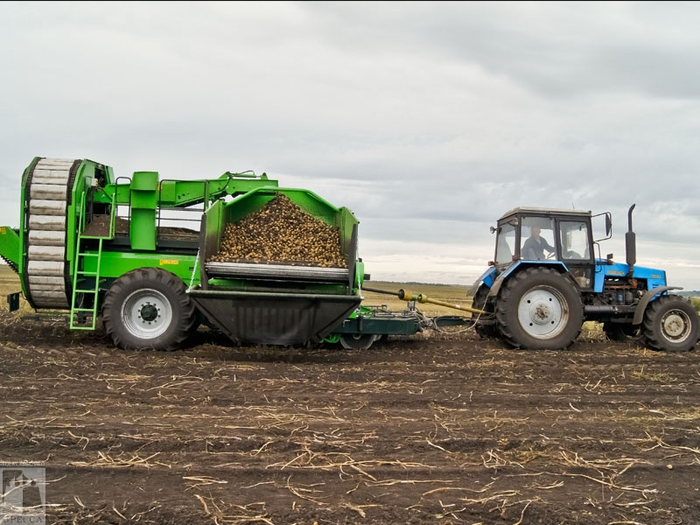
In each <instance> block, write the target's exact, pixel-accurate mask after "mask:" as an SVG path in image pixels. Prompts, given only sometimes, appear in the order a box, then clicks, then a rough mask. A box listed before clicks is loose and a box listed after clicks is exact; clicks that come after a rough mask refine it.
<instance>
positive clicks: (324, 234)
mask: <svg viewBox="0 0 700 525" xmlns="http://www.w3.org/2000/svg"><path fill="white" fill-rule="evenodd" d="M211 262H233V263H267V264H288V265H302V266H320V267H325V268H345V267H347V263H346V261H345V257H343V254H342V250H341V244H340V234H339V232H338V229H337V228H334V227H333V226H330V225H328V224H326V223H325V222H323V221H322V220H320V219H318V218H316V217H314V216H313V215H311V214H309V213H307V212H305V211H304V210H302V209H301V208H300V207H299V206H298V205H296V204H294V202H292V200H291V199H290V198H289V197H287V196H286V195H283V194H278V195H277V196H276V197H275V198H274V199H272V200H271V201H270V202H268V203H267V204H266V205H265V206H264V207H262V208H261V209H260V210H258V211H257V212H255V213H252V214H250V215H248V216H247V217H245V218H243V219H242V220H240V221H239V222H238V223H236V224H227V225H226V227H225V228H224V232H223V236H222V239H221V246H220V249H219V252H218V253H217V254H216V255H214V256H213V257H212V258H211Z"/></svg>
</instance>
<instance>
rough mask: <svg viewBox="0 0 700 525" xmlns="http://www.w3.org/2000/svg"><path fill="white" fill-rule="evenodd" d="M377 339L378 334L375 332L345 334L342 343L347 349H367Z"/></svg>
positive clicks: (341, 337)
mask: <svg viewBox="0 0 700 525" xmlns="http://www.w3.org/2000/svg"><path fill="white" fill-rule="evenodd" d="M379 337H380V336H379ZM377 339H378V336H376V335H374V334H343V335H341V336H340V344H341V345H343V348H345V349H346V350H367V349H368V348H369V347H370V346H372V343H374V342H375V341H376V340H377Z"/></svg>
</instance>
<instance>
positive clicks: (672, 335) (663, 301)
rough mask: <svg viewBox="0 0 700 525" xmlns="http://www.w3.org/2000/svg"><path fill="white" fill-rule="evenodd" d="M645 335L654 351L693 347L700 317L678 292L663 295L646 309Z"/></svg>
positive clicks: (676, 350)
mask: <svg viewBox="0 0 700 525" xmlns="http://www.w3.org/2000/svg"><path fill="white" fill-rule="evenodd" d="M643 326H644V335H645V336H646V342H647V345H648V346H649V347H650V348H653V349H654V350H665V351H668V352H686V351H688V350H692V348H693V347H694V346H695V344H696V343H697V342H698V334H700V317H699V316H698V312H697V310H695V308H693V305H691V304H690V302H689V301H688V300H687V299H685V298H684V297H681V296H679V295H662V296H661V297H659V298H658V299H656V300H655V301H652V302H651V303H650V304H649V306H647V309H646V312H644V323H643Z"/></svg>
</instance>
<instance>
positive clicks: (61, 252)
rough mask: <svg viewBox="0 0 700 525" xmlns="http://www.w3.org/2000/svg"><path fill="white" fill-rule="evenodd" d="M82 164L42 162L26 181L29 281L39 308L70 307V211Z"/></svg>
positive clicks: (28, 283)
mask: <svg viewBox="0 0 700 525" xmlns="http://www.w3.org/2000/svg"><path fill="white" fill-rule="evenodd" d="M79 164H80V161H79V160H74V159H48V158H43V159H40V160H39V161H38V162H37V163H36V164H35V165H34V167H33V168H32V170H31V172H30V173H29V174H28V176H27V179H26V181H25V187H24V195H25V198H26V199H27V202H28V206H27V210H28V212H27V217H26V240H25V242H26V245H27V258H26V261H27V262H26V268H25V278H26V285H27V291H28V295H29V298H30V300H31V302H32V303H33V305H34V307H35V308H69V307H70V303H69V298H70V295H71V293H70V289H69V287H70V278H69V275H68V273H69V272H68V266H67V265H68V261H67V260H66V239H67V236H66V232H67V209H68V204H69V200H70V194H71V184H72V182H73V179H74V176H75V171H76V170H77V168H78V166H79Z"/></svg>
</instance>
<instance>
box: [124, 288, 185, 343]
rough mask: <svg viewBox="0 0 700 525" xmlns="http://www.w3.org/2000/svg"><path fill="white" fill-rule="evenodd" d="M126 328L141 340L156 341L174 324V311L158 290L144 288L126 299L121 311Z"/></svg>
mask: <svg viewBox="0 0 700 525" xmlns="http://www.w3.org/2000/svg"><path fill="white" fill-rule="evenodd" d="M121 316H122V322H123V324H124V327H125V328H126V329H127V330H128V331H129V332H130V333H131V334H132V335H134V336H136V337H138V338H140V339H154V338H156V337H158V336H159V335H161V334H163V333H164V332H165V331H166V330H167V329H168V328H169V327H170V325H171V324H172V321H173V310H172V307H171V305H170V302H169V301H168V299H167V298H166V297H165V295H163V294H162V293H161V292H160V291H158V290H153V289H149V288H144V289H142V290H138V291H136V292H133V293H132V294H131V295H130V296H129V297H127V298H126V300H125V301H124V303H123V305H122V309H121Z"/></svg>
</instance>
